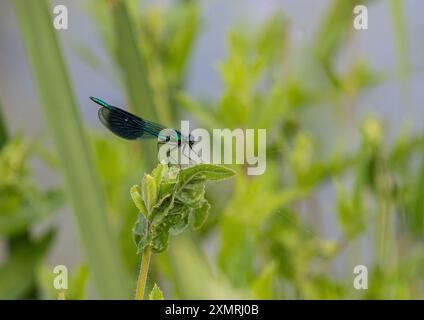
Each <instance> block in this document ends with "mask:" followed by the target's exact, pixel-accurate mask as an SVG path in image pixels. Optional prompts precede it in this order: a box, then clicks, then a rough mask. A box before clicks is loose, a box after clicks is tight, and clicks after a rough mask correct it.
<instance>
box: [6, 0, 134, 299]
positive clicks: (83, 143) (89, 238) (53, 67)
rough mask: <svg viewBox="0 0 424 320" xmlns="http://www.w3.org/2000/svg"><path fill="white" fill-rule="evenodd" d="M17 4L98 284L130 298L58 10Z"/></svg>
mask: <svg viewBox="0 0 424 320" xmlns="http://www.w3.org/2000/svg"><path fill="white" fill-rule="evenodd" d="M14 3H15V7H16V13H17V17H18V22H19V25H20V27H21V31H22V37H23V42H24V45H25V48H26V51H27V54H28V58H29V62H30V66H31V68H32V71H33V76H34V83H35V84H36V87H37V89H38V92H39V95H40V98H41V102H42V106H43V108H44V113H45V115H46V119H47V122H48V126H49V129H50V136H51V137H52V138H53V141H54V143H55V146H56V149H57V154H58V157H59V159H60V162H61V169H62V172H63V177H64V183H65V187H66V194H67V196H68V198H69V200H70V204H71V205H72V208H73V213H74V214H75V217H76V223H77V226H78V229H79V235H80V236H81V243H82V246H83V249H84V251H85V256H86V257H87V261H88V265H89V267H90V271H91V274H92V277H93V283H94V285H95V287H96V290H97V293H98V295H99V297H100V298H109V299H112V298H125V297H128V296H129V288H130V285H129V281H128V280H129V277H128V274H127V272H126V270H125V269H124V264H123V261H122V258H121V253H120V252H119V250H118V246H117V241H116V238H115V234H114V233H113V232H111V231H110V229H111V228H110V226H109V225H108V219H107V217H106V208H105V199H104V197H103V195H102V192H101V190H102V187H101V186H100V184H99V180H98V177H97V170H96V168H95V167H94V166H93V159H92V153H91V150H90V148H89V146H88V142H87V141H88V138H87V136H86V134H85V132H84V130H83V124H82V121H81V118H80V115H79V113H78V107H77V104H76V99H75V96H74V94H73V92H72V88H71V83H70V78H69V77H68V74H67V71H66V66H65V62H64V59H63V56H62V53H61V50H60V45H59V41H58V40H57V37H56V34H55V30H54V28H53V24H52V16H51V12H52V10H51V8H49V6H48V5H47V2H46V1H44V0H40V1H25V0H18V1H15V2H14ZM40 35H43V37H42V41H40ZM46 53H48V56H49V57H48V59H46ZM133 68H134V66H133ZM134 69H136V68H134ZM87 101H88V100H87ZM117 274H119V277H116V275H117Z"/></svg>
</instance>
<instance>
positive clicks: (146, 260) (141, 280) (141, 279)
mask: <svg viewBox="0 0 424 320" xmlns="http://www.w3.org/2000/svg"><path fill="white" fill-rule="evenodd" d="M151 255H152V251H151V250H150V246H147V247H146V248H145V249H144V251H143V258H142V259H141V266H140V273H139V275H138V281H137V291H136V293H135V300H143V296H144V289H145V288H146V279H147V273H148V272H149V264H150V256H151Z"/></svg>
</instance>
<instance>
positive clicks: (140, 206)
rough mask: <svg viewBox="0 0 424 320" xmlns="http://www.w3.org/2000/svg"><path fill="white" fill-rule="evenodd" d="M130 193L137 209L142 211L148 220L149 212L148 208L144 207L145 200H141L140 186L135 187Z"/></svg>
mask: <svg viewBox="0 0 424 320" xmlns="http://www.w3.org/2000/svg"><path fill="white" fill-rule="evenodd" d="M130 193H131V198H132V200H133V201H134V204H135V206H136V207H137V209H138V211H140V212H141V213H142V214H143V215H144V216H145V217H146V218H147V216H148V211H147V209H146V206H145V205H144V202H143V199H142V198H141V194H140V186H139V185H133V186H132V187H131V189H130Z"/></svg>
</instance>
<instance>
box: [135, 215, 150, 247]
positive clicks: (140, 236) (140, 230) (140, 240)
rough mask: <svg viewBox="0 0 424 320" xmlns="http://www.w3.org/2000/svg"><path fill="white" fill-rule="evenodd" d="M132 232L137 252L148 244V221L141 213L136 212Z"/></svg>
mask: <svg viewBox="0 0 424 320" xmlns="http://www.w3.org/2000/svg"><path fill="white" fill-rule="evenodd" d="M132 233H133V237H134V242H135V244H136V246H137V253H140V252H143V249H144V248H145V247H146V246H147V245H148V244H149V238H148V236H149V234H148V223H147V220H146V218H145V217H144V215H143V214H140V213H139V214H138V216H137V221H136V223H135V225H134V227H133V230H132Z"/></svg>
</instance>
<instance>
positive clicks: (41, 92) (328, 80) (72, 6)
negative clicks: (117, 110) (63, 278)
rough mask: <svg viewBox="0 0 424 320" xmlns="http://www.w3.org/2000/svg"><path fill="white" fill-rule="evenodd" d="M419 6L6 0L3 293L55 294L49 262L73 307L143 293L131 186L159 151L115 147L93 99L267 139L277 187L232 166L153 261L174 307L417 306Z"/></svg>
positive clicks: (0, 51) (0, 56) (423, 182)
mask: <svg viewBox="0 0 424 320" xmlns="http://www.w3.org/2000/svg"><path fill="white" fill-rule="evenodd" d="M57 4H64V5H66V6H67V8H68V15H69V21H68V22H69V29H68V30H61V31H57V30H54V29H53V28H52V11H53V7H54V6H55V5H57ZM356 4H366V5H367V7H368V19H369V28H368V30H361V31H357V30H354V29H353V27H352V20H353V13H352V12H353V7H354V6H355V5H356ZM423 6H424V5H423V3H422V1H418V0H406V1H400V0H390V1H389V0H387V1H378V0H375V1H343V0H333V1H331V0H328V1H327V0H325V1H324V0H320V1H306V0H304V1H283V0H281V1H277V0H274V1H271V0H267V1H242V0H240V1H221V0H208V1H135V0H134V1H133V0H127V1H118V0H116V1H113V0H110V1H105V0H101V1H100V0H96V1H94V0H93V1H90V0H88V1H69V0H62V1H48V2H47V4H46V2H45V1H44V0H40V1H39V0H34V1H30V3H28V2H27V1H22V0H17V1H11V0H5V1H1V2H0V107H1V115H2V116H1V118H0V120H1V121H0V129H1V130H0V133H1V134H0V139H1V141H0V142H1V151H0V298H7V299H22V298H31V299H46V298H47V299H55V298H57V296H58V292H57V291H56V290H54V288H53V287H52V277H53V274H52V271H53V267H54V266H55V265H66V266H67V267H68V270H69V275H70V280H69V290H68V291H67V292H66V296H67V298H69V299H84V298H131V297H132V295H133V293H134V288H135V280H136V277H137V271H138V265H139V260H140V257H139V256H137V255H136V248H135V245H134V243H133V241H132V238H131V228H132V226H133V224H134V222H135V219H136V214H137V212H136V209H135V207H134V206H133V204H132V201H131V198H130V195H129V188H130V187H131V186H132V185H133V184H136V183H138V182H139V181H140V179H141V177H142V175H143V173H144V172H149V171H151V169H152V168H153V167H154V165H155V161H156V153H155V151H156V147H155V145H154V142H136V143H133V142H128V141H124V140H121V139H119V138H117V137H115V136H113V135H112V134H111V133H110V132H108V131H107V130H106V129H105V128H103V127H102V126H101V125H100V123H99V121H98V119H97V108H96V106H94V105H93V103H92V102H91V101H90V100H89V99H88V97H89V96H97V97H100V98H102V99H104V100H106V101H108V102H110V103H111V104H113V105H116V106H127V108H128V109H129V110H130V111H132V112H134V113H137V114H139V115H141V116H144V117H146V118H148V119H152V120H155V121H158V122H160V123H163V124H165V125H169V126H174V127H177V128H178V125H179V120H183V119H190V120H191V121H192V123H193V124H194V125H195V126H199V127H204V128H207V129H212V128H226V127H228V128H239V127H240V128H266V129H267V132H268V136H267V171H266V173H265V174H264V175H262V176H258V177H249V176H246V175H245V170H244V168H240V167H238V166H232V168H233V169H235V170H236V171H237V175H236V177H235V178H234V179H232V181H229V182H226V183H225V184H223V185H213V184H211V185H209V186H208V189H207V197H208V199H209V201H210V202H211V204H212V210H211V213H210V216H209V219H208V221H207V223H206V225H205V226H204V227H203V228H202V229H201V230H200V231H197V232H193V231H189V230H187V231H186V232H185V233H184V234H182V235H178V236H176V237H173V238H171V240H170V247H169V250H168V251H167V252H164V253H161V254H158V255H155V256H154V257H153V260H152V269H151V273H150V277H149V280H148V281H149V286H152V285H153V283H155V282H156V283H158V284H159V286H160V287H161V289H162V291H163V292H164V295H165V298H167V299H178V298H180V299H184V298H192V299H196V298H200V299H206V298H210V299H217V298H221V299H227V298H258V299H346V298H353V299H370V298H371V299H389V298H391V299H407V298H412V299H420V298H422V297H423V294H424V281H423V279H424V278H423V277H424V274H423V271H422V270H424V269H423V267H424V250H423V249H424V247H423V243H422V240H423V235H424V158H423V155H424V136H423V133H422V130H423V122H422V121H421V119H422V118H423V116H424V113H423V107H422V104H423V102H424V101H423V100H424V96H423V94H422V88H423V83H424V79H423V71H424V68H423V67H424V57H423V55H422V52H423V51H424V48H423V46H424V44H423V42H422V39H423V36H424V22H423V19H422V17H421V15H420V12H422V11H423ZM57 44H58V46H57ZM356 265H365V266H367V267H368V290H355V289H354V287H353V279H354V277H355V275H354V273H353V268H354V267H355V266H356Z"/></svg>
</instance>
